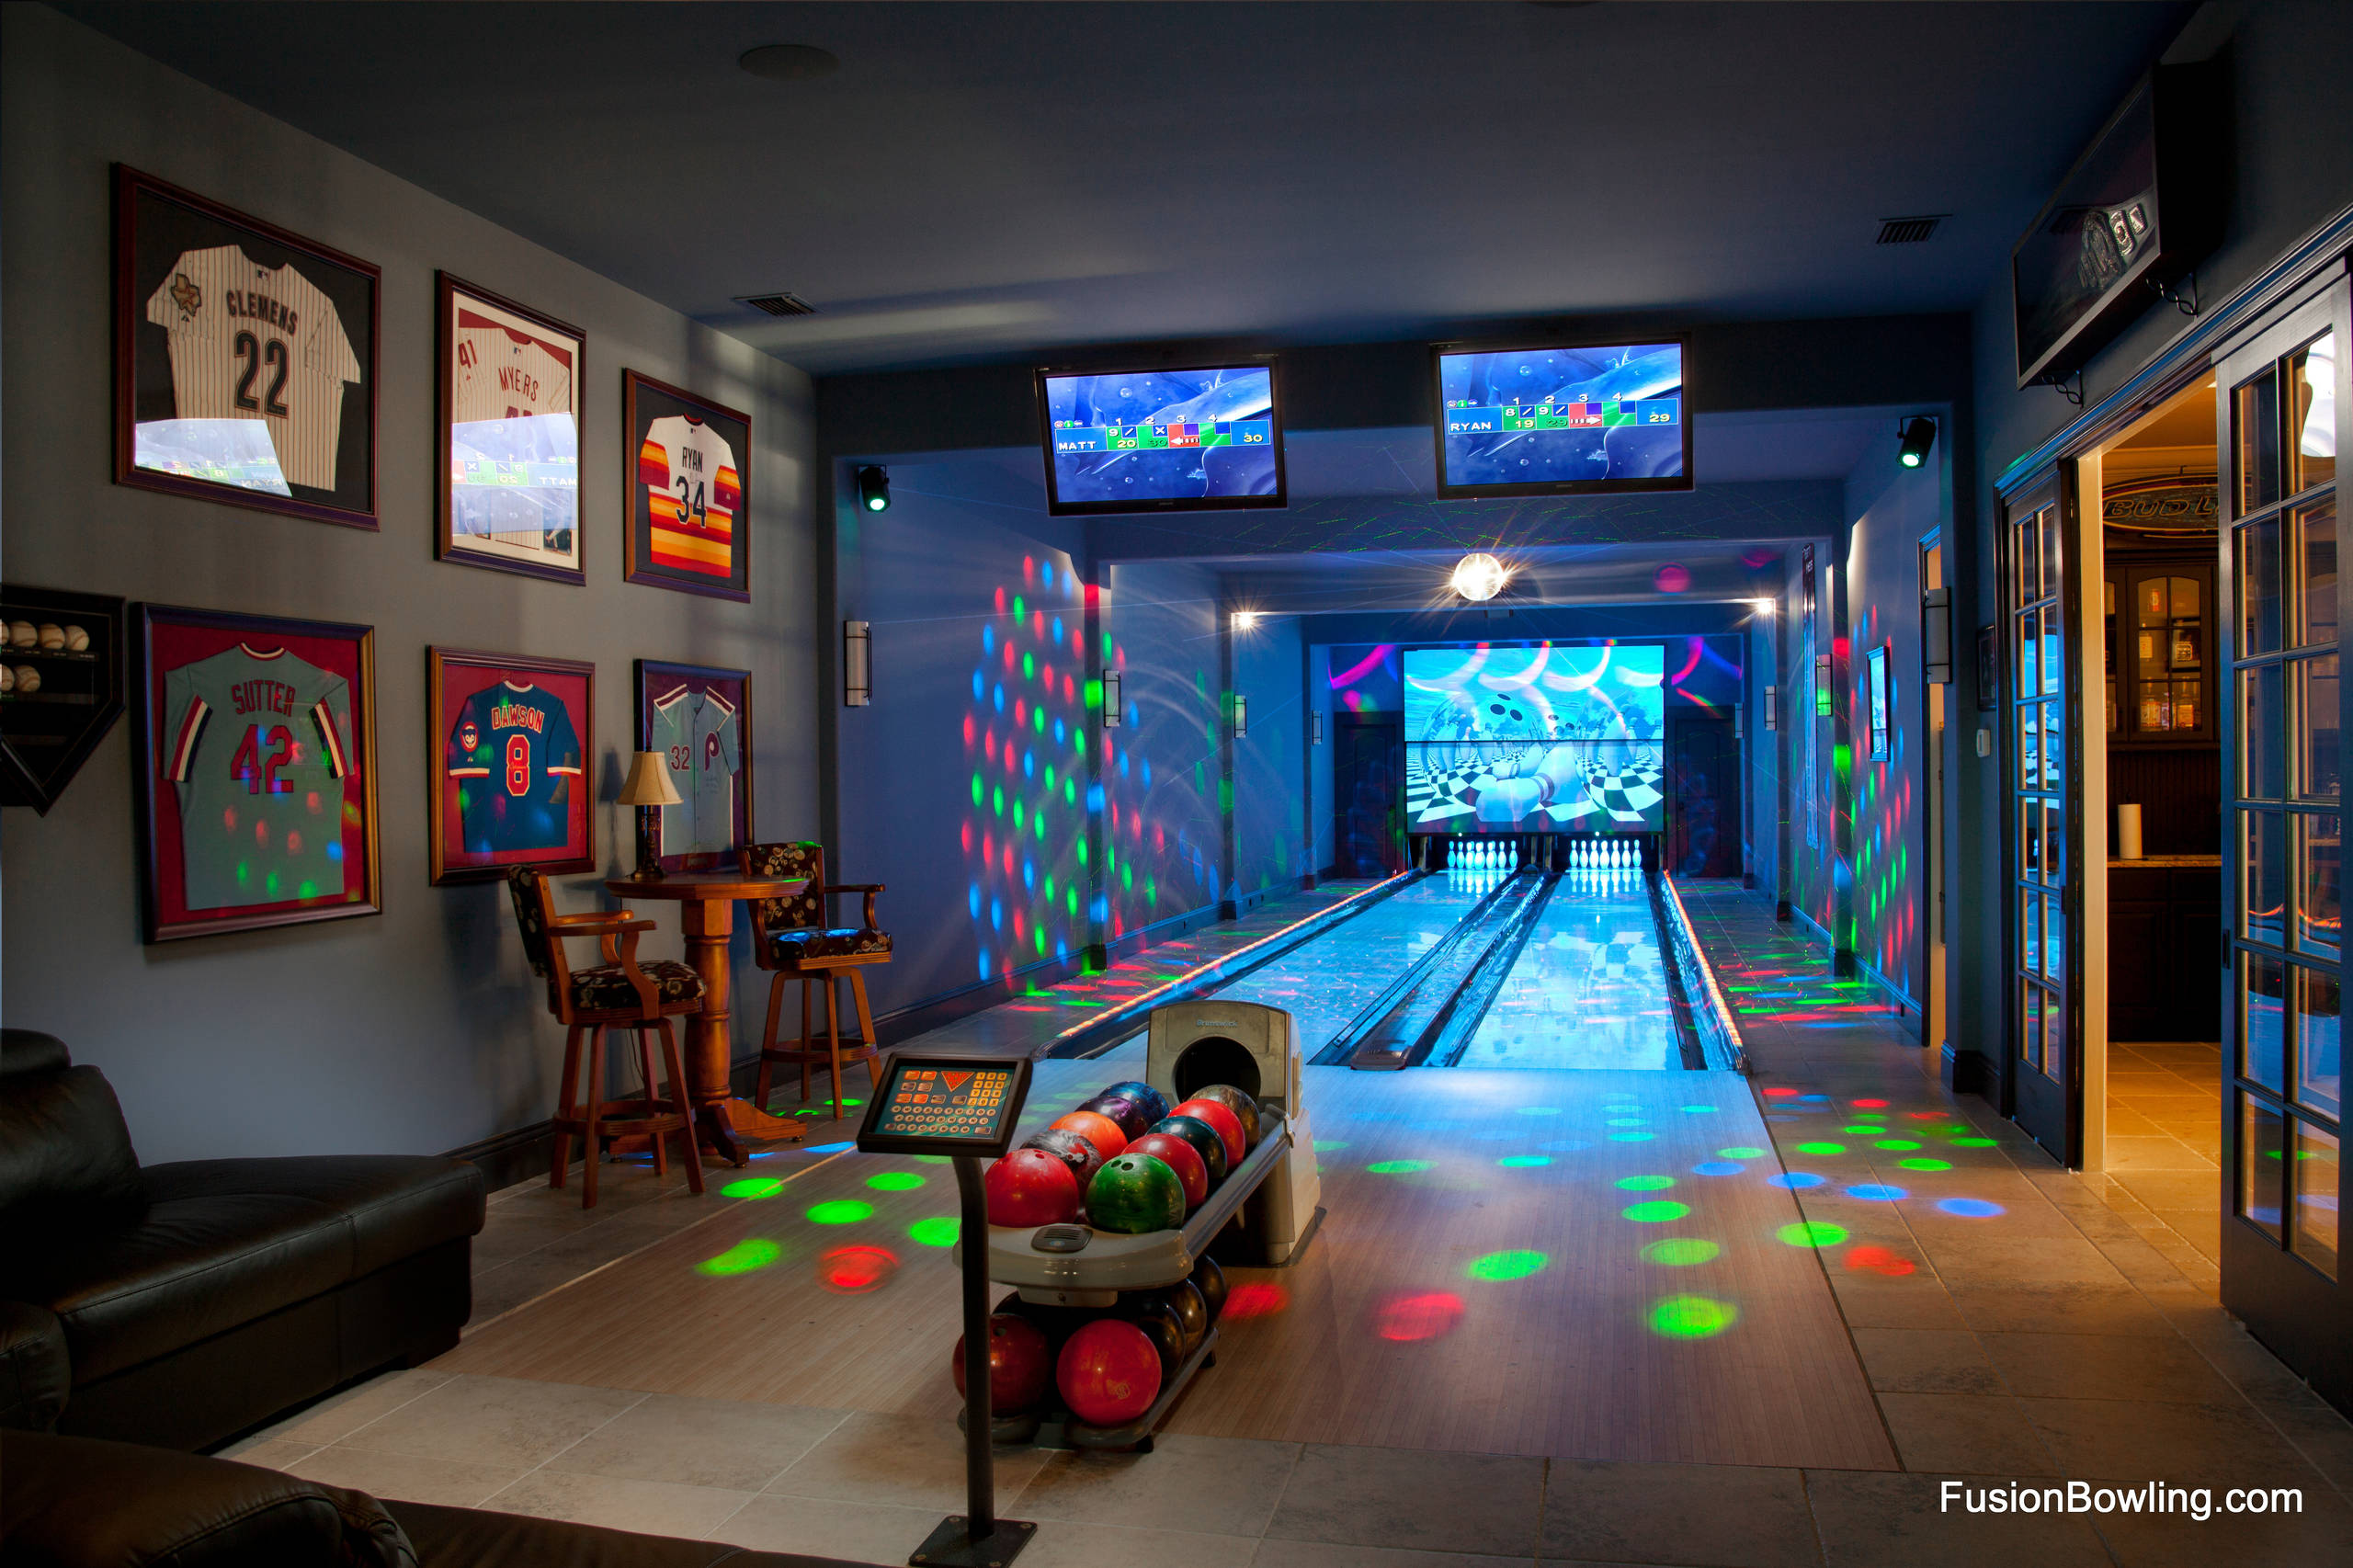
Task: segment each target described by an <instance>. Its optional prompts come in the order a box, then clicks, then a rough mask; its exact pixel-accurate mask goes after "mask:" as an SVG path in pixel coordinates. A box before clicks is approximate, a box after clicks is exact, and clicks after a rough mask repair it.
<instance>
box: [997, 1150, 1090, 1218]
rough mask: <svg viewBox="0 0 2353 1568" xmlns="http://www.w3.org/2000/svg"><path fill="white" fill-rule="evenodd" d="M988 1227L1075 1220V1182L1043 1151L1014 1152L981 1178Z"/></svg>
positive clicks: (1063, 1166)
mask: <svg viewBox="0 0 2353 1568" xmlns="http://www.w3.org/2000/svg"><path fill="white" fill-rule="evenodd" d="M981 1186H982V1188H983V1190H984V1191H985V1192H986V1193H987V1195H988V1208H989V1223H990V1224H992V1225H1059V1224H1062V1223H1063V1222H1065V1221H1071V1220H1075V1219H1076V1218H1078V1196H1079V1195H1078V1178H1077V1177H1076V1176H1073V1175H1072V1174H1071V1168H1070V1167H1069V1166H1068V1165H1064V1164H1063V1162H1062V1160H1061V1159H1060V1158H1059V1157H1057V1156H1056V1155H1053V1154H1051V1153H1047V1152H1046V1151H1045V1150H1043V1149H1016V1150H1014V1151H1013V1152H1012V1153H1009V1154H1007V1155H1006V1156H1005V1158H1003V1159H1001V1160H993V1161H991V1162H990V1163H989V1168H988V1173H987V1174H986V1175H985V1176H982V1177H981Z"/></svg>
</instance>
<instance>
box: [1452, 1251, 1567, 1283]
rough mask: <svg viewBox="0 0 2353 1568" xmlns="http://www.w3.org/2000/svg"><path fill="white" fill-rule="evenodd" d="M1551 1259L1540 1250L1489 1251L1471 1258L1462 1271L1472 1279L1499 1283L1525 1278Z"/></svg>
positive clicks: (1536, 1271)
mask: <svg viewBox="0 0 2353 1568" xmlns="http://www.w3.org/2000/svg"><path fill="white" fill-rule="evenodd" d="M1551 1262H1552V1259H1551V1258H1549V1257H1546V1256H1544V1255H1543V1254H1542V1253H1540V1252H1491V1253H1489V1254H1488V1255H1487V1256H1484V1257H1478V1258H1473V1259H1472V1260H1471V1261H1470V1262H1469V1263H1467V1264H1465V1265H1464V1266H1463V1268H1462V1272H1463V1273H1464V1274H1466V1275H1468V1276H1469V1277H1470V1278H1473V1279H1484V1280H1487V1281H1489V1282H1491V1283H1500V1282H1502V1281H1504V1280H1507V1279H1525V1278H1528V1277H1529V1275H1531V1274H1535V1273H1538V1272H1540V1271H1541V1270H1542V1269H1543V1267H1544V1266H1545V1265H1546V1264H1549V1263H1551Z"/></svg>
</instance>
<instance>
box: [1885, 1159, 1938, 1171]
mask: <svg viewBox="0 0 2353 1568" xmlns="http://www.w3.org/2000/svg"><path fill="white" fill-rule="evenodd" d="M1895 1163H1896V1164H1897V1165H1900V1166H1902V1167H1903V1168H1904V1169H1905V1170H1907V1171H1949V1170H1950V1169H1952V1162H1951V1161H1950V1160H1930V1159H1910V1160H1898V1161H1896V1162H1895Z"/></svg>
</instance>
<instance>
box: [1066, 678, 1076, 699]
mask: <svg viewBox="0 0 2353 1568" xmlns="http://www.w3.org/2000/svg"><path fill="white" fill-rule="evenodd" d="M1077 700H1078V684H1077V683H1076V682H1075V681H1074V680H1072V679H1071V678H1070V676H1063V701H1064V702H1075V701H1077Z"/></svg>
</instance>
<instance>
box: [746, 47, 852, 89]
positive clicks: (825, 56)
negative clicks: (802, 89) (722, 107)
mask: <svg viewBox="0 0 2353 1568" xmlns="http://www.w3.org/2000/svg"><path fill="white" fill-rule="evenodd" d="M735 63H736V64H738V65H740V66H742V67H743V68H744V69H745V70H746V71H748V72H750V73H751V74H753V75H755V76H765V77H767V79H768V80H769V81H771V82H808V81H813V80H815V79H816V78H817V77H819V76H830V75H832V74H834V73H835V72H836V71H838V70H840V69H841V68H842V62H841V57H840V56H839V55H837V54H834V53H832V52H830V51H826V50H823V49H819V48H818V47H817V46H816V45H814V44H810V43H766V44H762V45H761V46H760V47H759V48H757V49H747V50H745V51H744V52H743V53H742V54H740V55H738V56H736V58H735Z"/></svg>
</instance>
